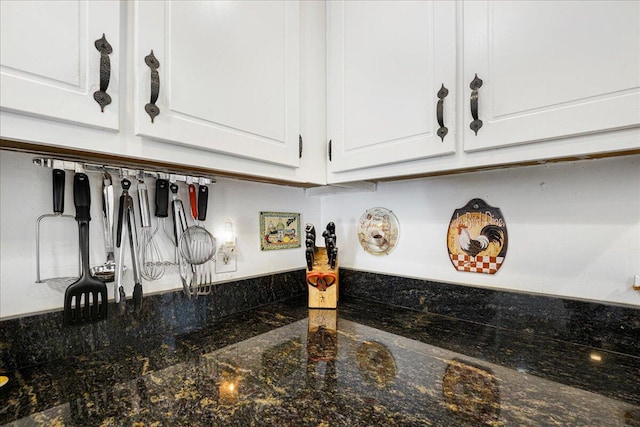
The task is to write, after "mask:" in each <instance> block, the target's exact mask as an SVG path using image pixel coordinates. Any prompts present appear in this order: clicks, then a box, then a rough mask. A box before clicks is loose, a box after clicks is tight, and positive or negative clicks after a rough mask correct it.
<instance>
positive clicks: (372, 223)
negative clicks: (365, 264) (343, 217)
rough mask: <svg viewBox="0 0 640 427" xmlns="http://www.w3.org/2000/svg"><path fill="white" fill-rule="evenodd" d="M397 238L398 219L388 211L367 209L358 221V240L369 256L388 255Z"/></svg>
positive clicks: (396, 242)
mask: <svg viewBox="0 0 640 427" xmlns="http://www.w3.org/2000/svg"><path fill="white" fill-rule="evenodd" d="M399 237H400V227H399V225H398V219H397V218H396V216H395V215H394V214H393V212H391V211H390V210H389V209H385V208H371V209H367V211H366V212H365V213H364V214H362V216H361V217H360V220H359V221H358V240H359V241H360V245H362V248H363V249H364V250H365V251H367V252H368V253H370V254H371V255H388V254H389V252H391V251H392V250H393V248H395V247H396V245H397V244H398V238H399Z"/></svg>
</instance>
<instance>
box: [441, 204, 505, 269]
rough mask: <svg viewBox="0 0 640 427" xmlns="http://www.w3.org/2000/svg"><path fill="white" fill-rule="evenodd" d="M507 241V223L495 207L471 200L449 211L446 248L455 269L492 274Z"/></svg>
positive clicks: (500, 264) (497, 266)
mask: <svg viewBox="0 0 640 427" xmlns="http://www.w3.org/2000/svg"><path fill="white" fill-rule="evenodd" d="M507 243H508V238H507V225H506V224H505V222H504V217H503V216H502V212H500V209H499V208H495V207H493V206H489V205H488V204H487V203H486V202H485V201H484V200H482V199H473V200H470V201H469V203H467V204H466V205H465V206H463V207H462V208H460V209H456V210H455V211H454V212H453V216H452V217H451V222H450V223H449V231H448V232H447V249H448V250H449V258H450V259H451V263H452V264H453V266H454V267H455V269H456V270H458V271H469V272H472V273H486V274H494V273H495V272H496V271H498V270H499V269H500V266H502V263H503V262H504V258H505V256H506V254H507Z"/></svg>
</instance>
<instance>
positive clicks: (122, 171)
mask: <svg viewBox="0 0 640 427" xmlns="http://www.w3.org/2000/svg"><path fill="white" fill-rule="evenodd" d="M33 164H34V165H36V166H42V167H46V168H55V169H64V170H70V171H74V172H95V173H103V172H105V171H106V172H109V173H110V174H112V175H114V176H119V177H122V178H125V177H135V178H137V177H139V176H140V175H143V176H145V177H149V178H156V179H157V178H161V179H167V180H169V182H178V181H180V182H185V183H187V184H193V183H197V184H199V185H209V184H215V183H216V180H215V178H213V177H210V176H194V175H185V174H179V173H171V172H159V171H149V170H144V169H134V168H129V167H124V166H113V165H104V164H98V163H86V162H79V161H69V160H60V159H54V158H51V157H36V158H35V159H33Z"/></svg>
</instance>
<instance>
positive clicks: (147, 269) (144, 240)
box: [138, 177, 164, 281]
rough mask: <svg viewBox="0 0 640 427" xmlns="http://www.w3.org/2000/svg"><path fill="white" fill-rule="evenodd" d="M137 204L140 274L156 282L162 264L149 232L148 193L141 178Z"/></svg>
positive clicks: (160, 273) (159, 276)
mask: <svg viewBox="0 0 640 427" xmlns="http://www.w3.org/2000/svg"><path fill="white" fill-rule="evenodd" d="M138 202H139V206H140V222H141V224H142V227H141V229H140V230H141V231H140V246H139V251H140V263H141V264H142V265H141V271H140V274H141V275H142V277H143V278H144V279H145V280H148V281H152V280H158V279H160V278H161V277H162V276H163V275H164V262H163V261H162V257H161V256H160V251H159V249H158V245H157V244H156V242H155V239H154V237H153V234H154V233H152V232H151V215H150V213H149V193H148V192H147V185H146V184H145V183H144V178H143V177H138Z"/></svg>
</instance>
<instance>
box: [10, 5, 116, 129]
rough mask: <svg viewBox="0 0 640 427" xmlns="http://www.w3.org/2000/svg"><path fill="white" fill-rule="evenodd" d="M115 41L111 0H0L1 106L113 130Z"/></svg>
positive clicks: (114, 7)
mask: <svg viewBox="0 0 640 427" xmlns="http://www.w3.org/2000/svg"><path fill="white" fill-rule="evenodd" d="M103 34H104V36H105V40H106V43H108V44H109V45H110V46H111V49H109V48H108V47H107V46H106V43H105V42H101V43H100V45H101V46H104V47H101V50H103V52H102V53H101V52H100V51H98V49H97V47H96V40H99V39H101V38H102V36H103ZM119 40H120V2H117V1H8V0H2V1H0V87H1V89H0V107H1V108H2V109H3V110H6V111H11V112H16V113H21V114H28V115H32V116H36V117H43V118H47V119H54V120H61V121H65V122H71V123H76V124H81V125H88V126H92V127H97V128H106V129H114V130H115V129H118V127H119V121H118V119H119V111H118V110H119V109H118V105H119V97H118V95H119V94H118V92H119V87H118V86H119V85H118V80H119V79H118V70H119V61H118V59H119V54H120V53H119V47H120V42H119ZM109 52H110V53H109ZM101 80H102V83H101ZM101 85H102V86H103V87H102V89H104V90H103V91H102V92H105V93H106V94H107V95H108V96H109V97H110V103H108V104H106V102H107V101H104V104H103V105H104V111H101V106H100V105H99V104H98V102H96V100H95V99H94V93H96V92H100V91H101ZM96 96H97V97H100V98H101V99H102V100H105V99H108V98H107V97H106V96H105V95H103V94H100V95H96Z"/></svg>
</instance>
